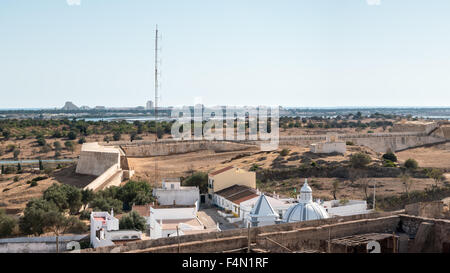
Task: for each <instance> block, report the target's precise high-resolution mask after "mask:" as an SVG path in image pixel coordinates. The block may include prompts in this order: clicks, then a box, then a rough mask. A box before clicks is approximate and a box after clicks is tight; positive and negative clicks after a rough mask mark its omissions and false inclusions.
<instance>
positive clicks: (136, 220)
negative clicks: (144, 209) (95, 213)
mask: <svg viewBox="0 0 450 273" xmlns="http://www.w3.org/2000/svg"><path fill="white" fill-rule="evenodd" d="M145 226H146V222H145V218H144V217H142V216H140V215H139V213H137V212H136V211H132V212H130V213H128V214H127V215H124V216H123V217H122V218H121V219H120V221H119V229H131V230H140V231H145Z"/></svg>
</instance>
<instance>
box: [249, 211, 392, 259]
mask: <svg viewBox="0 0 450 273" xmlns="http://www.w3.org/2000/svg"><path fill="white" fill-rule="evenodd" d="M399 221H400V217H399V216H398V215H393V216H387V217H382V218H376V219H362V220H355V221H349V222H342V223H334V224H329V225H322V226H316V227H304V228H299V229H295V230H290V231H282V232H271V233H262V234H258V235H257V236H256V245H257V247H258V246H260V247H262V248H264V249H273V251H276V250H277V249H280V248H281V247H280V246H278V245H277V244H274V243H273V242H271V241H269V240H267V239H266V238H269V239H271V240H273V241H276V242H277V243H279V244H281V245H283V246H285V247H287V248H288V249H290V250H293V251H299V250H311V249H312V250H320V251H324V252H325V251H326V249H324V245H323V242H324V241H326V240H328V239H330V238H331V239H333V238H341V237H345V236H351V235H356V234H365V233H392V232H394V231H395V230H396V228H397V226H398V223H399Z"/></svg>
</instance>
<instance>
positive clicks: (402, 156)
mask: <svg viewBox="0 0 450 273" xmlns="http://www.w3.org/2000/svg"><path fill="white" fill-rule="evenodd" d="M397 157H398V159H399V161H400V162H401V163H403V162H405V161H406V160H407V159H408V158H414V159H415V160H417V162H418V163H419V166H421V167H435V168H444V169H448V170H450V142H447V143H443V144H439V145H435V146H431V147H421V148H415V149H410V150H406V151H403V152H399V153H397Z"/></svg>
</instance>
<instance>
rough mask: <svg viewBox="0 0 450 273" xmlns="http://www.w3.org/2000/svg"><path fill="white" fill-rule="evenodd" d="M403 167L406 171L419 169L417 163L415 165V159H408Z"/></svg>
mask: <svg viewBox="0 0 450 273" xmlns="http://www.w3.org/2000/svg"><path fill="white" fill-rule="evenodd" d="M404 166H405V168H407V169H410V170H415V169H417V168H419V163H417V161H416V160H415V159H412V158H409V159H407V160H406V161H405V164H404Z"/></svg>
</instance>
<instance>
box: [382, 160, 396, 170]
mask: <svg viewBox="0 0 450 273" xmlns="http://www.w3.org/2000/svg"><path fill="white" fill-rule="evenodd" d="M383 167H386V168H395V167H397V165H395V163H394V162H392V161H390V160H388V159H386V160H384V163H383Z"/></svg>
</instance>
